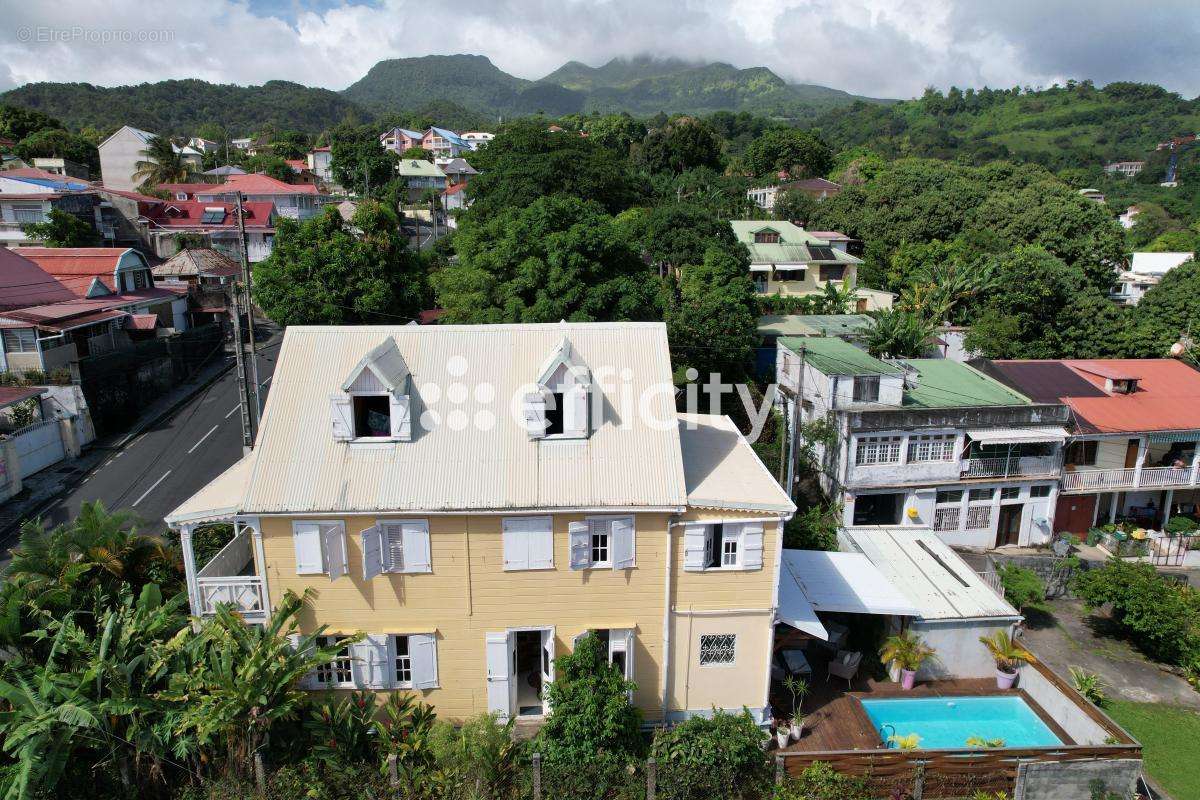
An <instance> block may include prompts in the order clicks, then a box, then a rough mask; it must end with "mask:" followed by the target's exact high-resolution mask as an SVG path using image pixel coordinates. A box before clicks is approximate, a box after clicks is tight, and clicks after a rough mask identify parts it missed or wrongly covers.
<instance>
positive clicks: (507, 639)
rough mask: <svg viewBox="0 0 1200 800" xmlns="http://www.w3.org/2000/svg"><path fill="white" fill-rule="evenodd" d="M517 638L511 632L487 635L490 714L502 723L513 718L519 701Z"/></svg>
mask: <svg viewBox="0 0 1200 800" xmlns="http://www.w3.org/2000/svg"><path fill="white" fill-rule="evenodd" d="M516 654H517V650H516V637H515V636H514V635H513V633H512V632H511V631H507V632H500V633H489V634H487V701H488V712H489V713H493V714H496V715H497V716H498V717H499V718H500V719H501V720H502V721H507V720H508V719H509V717H511V716H512V713H513V708H514V706H515V705H516V701H517V696H516V695H517V682H516V675H515V674H514V672H515V669H514V665H515V663H516Z"/></svg>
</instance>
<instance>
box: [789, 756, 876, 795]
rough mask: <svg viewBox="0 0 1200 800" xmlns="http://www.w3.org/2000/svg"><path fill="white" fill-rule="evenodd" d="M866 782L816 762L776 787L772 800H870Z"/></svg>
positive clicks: (821, 762) (823, 763) (822, 762)
mask: <svg viewBox="0 0 1200 800" xmlns="http://www.w3.org/2000/svg"><path fill="white" fill-rule="evenodd" d="M871 797H872V795H871V793H870V791H869V790H868V788H867V781H866V780H865V779H863V778H853V777H850V776H848V775H842V774H841V773H839V772H836V771H835V770H834V769H833V767H831V766H830V765H829V764H826V763H825V762H824V761H818V762H816V763H815V764H813V765H812V766H811V767H808V768H807V769H805V770H804V771H803V772H802V773H800V775H799V776H797V777H795V778H789V779H787V780H786V781H784V782H783V784H782V785H780V786H778V787H776V789H775V798H774V800H871Z"/></svg>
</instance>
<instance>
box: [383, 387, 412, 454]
mask: <svg viewBox="0 0 1200 800" xmlns="http://www.w3.org/2000/svg"><path fill="white" fill-rule="evenodd" d="M388 400H389V401H390V408H389V409H388V411H389V412H390V413H391V417H392V438H393V439H399V440H400V441H402V442H408V441H412V409H411V407H410V405H409V398H408V395H406V394H401V395H397V394H390V395H388Z"/></svg>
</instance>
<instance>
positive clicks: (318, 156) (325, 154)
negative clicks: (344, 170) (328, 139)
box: [307, 146, 333, 183]
mask: <svg viewBox="0 0 1200 800" xmlns="http://www.w3.org/2000/svg"><path fill="white" fill-rule="evenodd" d="M307 160H308V168H309V169H310V170H312V173H313V174H314V175H316V176H317V177H318V178H319V179H321V180H323V181H325V182H326V183H329V182H330V181H332V180H333V166H332V165H333V157H332V155H331V154H330V150H329V147H328V146H325V147H314V148H313V149H312V150H311V151H310V152H309V153H308V156H307Z"/></svg>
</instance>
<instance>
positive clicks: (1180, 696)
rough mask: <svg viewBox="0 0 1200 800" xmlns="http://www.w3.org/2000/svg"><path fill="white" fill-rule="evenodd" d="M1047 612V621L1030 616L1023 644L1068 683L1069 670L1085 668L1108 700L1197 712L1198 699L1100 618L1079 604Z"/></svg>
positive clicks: (1059, 604) (1053, 605)
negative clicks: (1101, 684) (1103, 685)
mask: <svg viewBox="0 0 1200 800" xmlns="http://www.w3.org/2000/svg"><path fill="white" fill-rule="evenodd" d="M1047 606H1048V607H1049V609H1050V612H1051V613H1050V615H1040V614H1034V615H1031V619H1030V620H1029V621H1028V622H1027V625H1028V627H1027V628H1026V630H1025V633H1024V635H1023V638H1024V641H1025V644H1026V645H1027V646H1028V647H1029V649H1030V650H1032V651H1033V653H1034V654H1035V655H1036V656H1037V657H1038V658H1039V659H1040V660H1041V662H1042V663H1044V664H1046V665H1047V666H1049V667H1050V668H1051V669H1053V670H1054V671H1055V672H1057V673H1058V674H1059V675H1061V676H1062V677H1064V678H1067V679H1069V678H1070V674H1069V671H1068V668H1069V667H1083V668H1084V669H1086V670H1087V671H1088V672H1094V673H1096V674H1097V675H1099V676H1100V678H1101V679H1102V680H1103V681H1104V682H1105V683H1107V684H1108V686H1109V688H1108V690H1107V693H1108V695H1109V697H1116V698H1121V699H1124V700H1132V701H1135V702H1139V703H1167V704H1170V705H1175V706H1187V707H1189V708H1194V709H1200V693H1197V692H1196V690H1194V689H1193V688H1192V687H1191V686H1190V685H1189V684H1188V682H1187V681H1185V680H1184V679H1183V678H1180V677H1177V676H1175V675H1172V674H1171V673H1169V672H1164V671H1163V670H1161V669H1159V668H1158V667H1157V666H1156V665H1155V664H1154V663H1153V662H1151V661H1148V660H1147V659H1146V657H1145V656H1143V655H1141V654H1140V653H1139V652H1138V651H1137V650H1136V649H1135V648H1134V647H1133V646H1132V645H1130V644H1129V643H1128V642H1126V641H1125V640H1124V639H1122V638H1121V636H1120V633H1119V631H1117V630H1116V628H1115V626H1113V625H1112V623H1111V621H1110V620H1109V618H1108V617H1107V615H1106V614H1104V612H1102V611H1095V612H1089V611H1087V610H1086V609H1085V608H1084V607H1083V603H1081V602H1079V601H1078V600H1052V601H1049V602H1048V603H1047Z"/></svg>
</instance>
